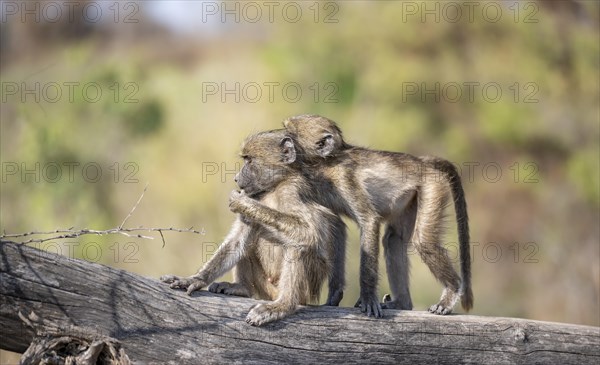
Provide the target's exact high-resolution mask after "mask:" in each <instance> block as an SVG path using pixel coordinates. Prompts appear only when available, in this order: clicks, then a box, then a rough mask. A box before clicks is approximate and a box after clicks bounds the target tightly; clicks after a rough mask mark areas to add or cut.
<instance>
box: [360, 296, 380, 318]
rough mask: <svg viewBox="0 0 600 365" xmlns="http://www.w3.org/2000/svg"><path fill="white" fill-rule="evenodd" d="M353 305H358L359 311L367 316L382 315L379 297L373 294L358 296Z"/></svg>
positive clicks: (378, 316)
mask: <svg viewBox="0 0 600 365" xmlns="http://www.w3.org/2000/svg"><path fill="white" fill-rule="evenodd" d="M354 307H359V308H360V311H361V312H363V313H364V314H366V315H367V317H371V316H373V317H375V318H381V317H383V310H382V309H381V304H380V303H379V299H377V296H376V295H375V294H371V295H366V294H363V295H361V296H360V298H359V299H358V301H357V302H356V304H355V305H354Z"/></svg>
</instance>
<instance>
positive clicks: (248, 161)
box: [242, 156, 252, 163]
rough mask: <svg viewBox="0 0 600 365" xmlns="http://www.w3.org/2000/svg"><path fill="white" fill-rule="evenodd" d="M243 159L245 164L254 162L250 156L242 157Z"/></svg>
mask: <svg viewBox="0 0 600 365" xmlns="http://www.w3.org/2000/svg"><path fill="white" fill-rule="evenodd" d="M242 158H243V159H244V162H245V163H251V162H252V157H250V156H242Z"/></svg>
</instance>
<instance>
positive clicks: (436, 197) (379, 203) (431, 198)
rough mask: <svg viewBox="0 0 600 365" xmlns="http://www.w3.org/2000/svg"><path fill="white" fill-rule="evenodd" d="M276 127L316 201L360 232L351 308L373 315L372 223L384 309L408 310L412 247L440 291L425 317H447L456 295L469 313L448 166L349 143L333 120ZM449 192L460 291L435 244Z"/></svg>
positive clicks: (464, 253)
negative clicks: (314, 183)
mask: <svg viewBox="0 0 600 365" xmlns="http://www.w3.org/2000/svg"><path fill="white" fill-rule="evenodd" d="M284 126H285V127H286V129H287V130H288V131H289V132H290V133H291V134H292V135H293V137H294V139H295V140H296V141H297V143H298V144H299V145H300V146H301V147H302V149H303V150H304V152H305V159H306V160H307V166H310V167H308V168H307V170H309V171H310V173H311V174H312V175H313V177H314V179H316V180H318V181H321V184H322V186H321V188H320V189H318V190H317V191H318V192H319V201H320V202H322V203H323V204H324V205H325V206H327V207H329V208H331V209H332V210H333V211H334V212H335V213H338V214H344V215H347V216H349V217H351V218H352V219H354V220H355V221H356V222H357V223H358V225H359V226H360V229H361V260H360V261H361V267H360V283H361V294H360V298H359V301H358V303H357V305H360V306H361V309H362V311H363V312H366V313H367V315H374V316H376V317H379V316H381V306H380V304H379V301H378V300H377V299H376V288H377V279H378V277H377V267H378V264H377V258H378V254H379V243H378V241H379V225H380V223H386V228H385V234H384V239H383V246H384V250H385V259H386V268H387V272H388V279H389V281H390V287H391V290H392V295H391V298H390V297H388V299H389V300H386V301H385V303H384V306H385V307H387V308H398V309H412V300H411V298H410V291H409V286H408V275H409V263H408V257H407V248H408V245H409V244H410V243H412V244H413V245H414V246H415V247H416V249H417V251H418V252H419V254H420V256H421V258H422V259H423V261H424V262H425V263H426V264H427V265H428V267H429V269H430V270H431V272H432V273H433V274H434V276H435V277H436V279H437V280H439V281H440V282H441V283H442V284H443V285H444V287H445V289H444V292H443V294H442V298H441V299H440V301H439V303H437V304H435V305H432V306H431V307H430V308H429V310H430V312H432V313H437V314H447V313H450V312H451V311H452V308H453V307H454V305H455V303H456V301H457V300H458V298H459V297H460V296H462V306H463V308H464V309H465V310H469V309H471V308H472V306H473V294H472V291H471V267H470V265H471V261H470V252H469V226H468V215H467V206H466V201H465V197H464V192H463V189H462V184H461V181H460V176H459V175H458V173H457V171H456V169H455V168H454V166H453V165H452V164H451V163H450V162H448V161H446V160H443V159H440V158H436V157H421V158H419V157H415V156H411V155H408V154H404V153H395V152H384V151H375V150H370V149H366V148H361V147H355V146H352V145H349V144H347V143H346V142H345V141H344V139H343V136H342V132H341V130H340V129H339V128H338V127H337V125H336V124H335V123H334V122H333V121H331V120H329V119H327V118H324V117H321V116H317V115H301V116H297V117H292V118H289V119H287V120H285V121H284ZM450 194H452V196H453V198H454V203H455V204H454V206H455V210H456V217H457V223H458V231H459V242H460V257H461V272H462V286H461V279H460V277H459V276H458V274H457V273H456V271H455V270H454V268H453V267H452V264H451V262H450V259H449V257H448V254H447V251H446V249H445V248H444V247H443V245H442V244H441V238H442V234H443V228H444V224H443V223H444V222H443V220H444V208H445V207H446V206H447V205H448V203H449V201H450Z"/></svg>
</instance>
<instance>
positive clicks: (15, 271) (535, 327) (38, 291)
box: [0, 242, 600, 364]
mask: <svg viewBox="0 0 600 365" xmlns="http://www.w3.org/2000/svg"><path fill="white" fill-rule="evenodd" d="M0 270H1V272H0V279H1V280H0V294H1V297H0V298H1V302H0V303H1V307H0V308H1V309H0V326H1V328H2V341H1V345H0V347H1V348H2V349H5V350H10V351H15V352H20V353H23V352H25V350H27V348H28V346H29V345H30V343H31V342H32V340H33V338H34V335H35V334H34V331H33V330H32V328H31V326H30V324H29V325H27V324H26V322H28V321H27V320H25V321H24V320H23V317H27V316H28V315H31V313H33V314H34V315H33V316H34V317H35V316H37V317H39V318H41V319H42V320H43V321H44V323H46V324H40V325H39V326H42V327H44V326H45V325H50V324H52V325H51V326H54V327H56V326H58V327H60V330H59V332H62V333H59V334H60V335H62V336H70V337H75V338H77V337H78V336H83V335H85V334H89V333H90V332H91V333H96V334H97V336H98V337H103V338H107V339H108V340H106V341H105V342H106V343H113V342H111V341H112V339H114V340H117V342H118V345H119V346H122V349H123V350H124V352H125V353H126V354H127V356H128V357H129V359H130V360H131V361H132V362H133V363H166V362H170V363H173V364H184V363H190V364H192V363H225V362H233V363H241V362H244V363H255V364H268V363H313V364H314V363H319V364H329V363H335V364H339V363H393V364H399V363H410V364H421V363H427V364H429V363H439V364H458V363H476V364H483V363H494V364H496V363H510V364H515V363H523V364H525V363H527V364H536V363H538V364H549V363H552V364H586V363H588V364H597V363H599V361H600V328H598V327H589V326H578V325H570V324H559V323H550V322H539V321H530V320H524V319H514V318H497V317H477V316H466V315H451V316H443V317H442V316H436V315H432V314H428V313H424V312H416V311H394V310H386V311H385V312H384V315H385V318H383V319H372V318H367V317H365V316H364V315H362V314H361V313H359V311H358V310H357V309H354V308H331V307H304V308H302V309H300V310H299V311H298V313H296V314H294V315H292V316H290V317H288V318H286V319H284V320H282V321H279V322H275V323H272V324H269V325H266V326H264V327H259V328H256V327H251V326H250V325H248V324H247V323H246V322H245V321H244V318H245V316H246V313H247V312H248V310H249V309H250V307H251V306H252V305H253V304H255V303H256V301H254V300H251V299H245V298H236V297H228V296H224V295H216V294H212V293H208V292H206V291H202V292H199V293H195V295H194V296H192V297H189V296H187V295H185V293H183V292H181V291H174V290H171V289H169V288H168V286H166V285H164V284H162V283H160V282H158V281H157V280H154V279H149V278H145V277H141V276H138V275H135V274H132V273H128V272H126V271H122V270H116V269H113V268H110V267H106V266H103V265H98V264H94V263H90V262H86V261H83V260H76V259H70V258H67V257H64V256H59V255H55V254H51V253H46V252H42V251H39V250H37V249H34V248H31V247H27V246H23V245H18V244H15V243H11V242H2V243H0ZM19 314H21V318H20V316H19ZM42 329H43V328H42ZM53 331H56V328H54V329H53ZM39 332H40V331H38V336H39Z"/></svg>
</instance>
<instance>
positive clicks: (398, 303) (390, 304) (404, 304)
mask: <svg viewBox="0 0 600 365" xmlns="http://www.w3.org/2000/svg"><path fill="white" fill-rule="evenodd" d="M381 308H383V309H401V310H412V309H413V305H412V301H410V300H408V301H407V300H402V298H398V299H396V300H392V296H391V295H390V294H386V295H384V296H383V303H381Z"/></svg>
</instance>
